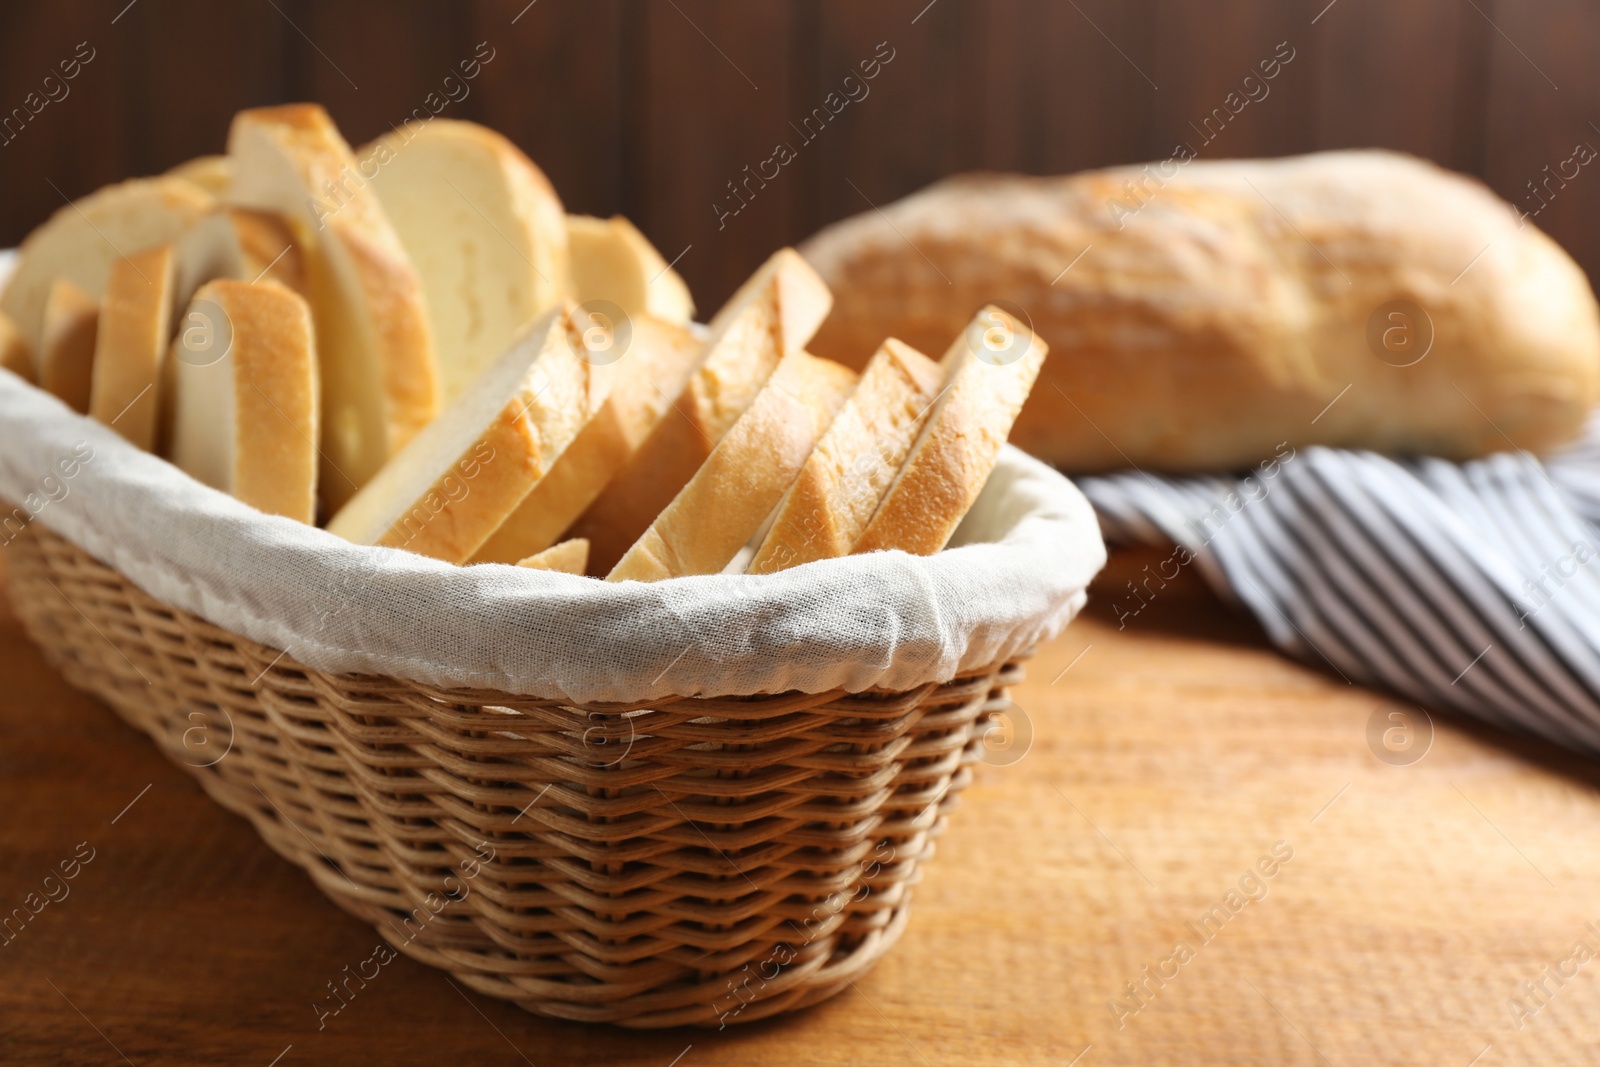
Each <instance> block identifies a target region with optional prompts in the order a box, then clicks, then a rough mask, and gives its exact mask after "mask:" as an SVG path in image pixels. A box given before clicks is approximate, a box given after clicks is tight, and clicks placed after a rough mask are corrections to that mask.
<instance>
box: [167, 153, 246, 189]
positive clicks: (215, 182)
mask: <svg viewBox="0 0 1600 1067" xmlns="http://www.w3.org/2000/svg"><path fill="white" fill-rule="evenodd" d="M167 174H168V175H170V176H171V177H174V178H182V179H183V180H184V181H186V182H193V183H194V184H195V185H198V186H199V187H200V188H202V189H204V190H205V191H206V192H208V193H210V194H211V195H212V196H217V197H221V196H226V195H227V193H228V186H229V185H230V184H232V182H233V165H232V163H230V162H229V160H228V157H227V156H196V157H195V158H194V159H189V160H185V161H184V162H182V163H179V164H178V165H177V166H176V167H173V168H172V169H171V170H169V171H167Z"/></svg>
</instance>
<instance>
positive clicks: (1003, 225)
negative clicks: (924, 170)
mask: <svg viewBox="0 0 1600 1067" xmlns="http://www.w3.org/2000/svg"><path fill="white" fill-rule="evenodd" d="M804 252H805V254H806V256H807V257H808V258H809V259H810V260H811V262H812V263H813V264H814V265H815V266H816V267H817V269H818V271H819V272H820V273H821V274H822V276H823V278H824V279H826V280H827V282H828V283H829V284H830V285H831V286H832V287H833V288H834V291H835V292H836V293H838V294H839V300H838V304H837V306H836V308H835V310H834V315H833V317H832V318H830V319H829V321H828V322H827V324H826V325H825V326H824V327H823V329H822V331H821V332H820V333H819V335H818V337H817V340H816V341H815V343H814V344H813V346H812V347H813V350H814V351H817V352H818V353H821V354H824V355H830V356H834V357H836V358H838V359H841V360H843V361H845V362H847V363H851V365H856V364H858V363H859V362H860V361H861V360H863V359H865V357H866V355H867V354H868V353H869V352H870V351H871V350H872V346H874V345H876V343H877V340H878V339H879V338H881V337H883V336H884V335H885V334H887V333H892V334H894V335H895V336H897V337H902V338H904V339H905V340H906V341H908V342H910V343H911V344H915V345H926V344H929V343H932V342H934V341H936V340H938V339H941V338H944V337H948V336H949V335H950V334H951V333H953V332H954V331H955V330H957V329H958V328H959V327H960V326H961V321H962V319H963V318H964V317H965V316H966V315H968V314H970V313H971V312H972V310H973V308H974V307H975V306H976V305H978V304H980V303H982V302H984V301H989V300H1005V301H1009V302H1012V303H1013V304H1014V305H1015V306H1016V307H1017V308H1020V309H1021V310H1022V311H1023V312H1025V313H1026V315H1027V316H1028V317H1031V319H1032V323H1033V327H1034V329H1035V330H1036V331H1037V332H1038V333H1039V335H1040V336H1041V337H1043V338H1044V339H1045V340H1046V341H1048V342H1049V343H1050V345H1051V346H1052V349H1053V350H1054V352H1055V355H1054V356H1053V358H1051V360H1050V362H1049V366H1048V367H1046V368H1045V371H1044V379H1045V380H1044V383H1043V385H1042V386H1041V388H1039V389H1036V390H1035V391H1034V399H1033V401H1032V402H1031V403H1030V404H1029V405H1028V407H1027V409H1026V410H1025V411H1024V412H1023V414H1022V417H1021V419H1020V420H1019V421H1018V423H1017V426H1016V431H1015V433H1014V434H1013V441H1014V442H1015V443H1016V444H1018V445H1019V446H1021V447H1022V448H1024V449H1026V450H1027V451H1030V452H1032V453H1034V454H1035V455H1037V456H1039V457H1041V458H1043V459H1045V460H1047V461H1049V462H1052V463H1055V464H1057V465H1058V466H1061V467H1064V468H1066V469H1069V470H1096V469H1104V468H1113V467H1126V466H1129V465H1130V464H1131V465H1137V466H1149V467H1161V468H1168V469H1180V470H1182V469H1205V468H1224V467H1230V466H1238V465H1245V464H1250V463H1254V462H1256V461H1257V460H1259V459H1261V458H1263V457H1265V456H1268V455H1271V454H1272V453H1273V452H1274V451H1275V450H1276V449H1277V448H1278V447H1279V446H1280V444H1282V443H1283V442H1288V443H1290V444H1293V445H1295V446H1306V445H1312V444H1324V445H1334V446H1342V447H1351V448H1370V449H1375V450H1379V451H1384V452H1391V453H1429V454H1434V455H1439V456H1446V457H1451V458H1458V459H1459V458H1467V457H1470V456H1475V455H1481V454H1484V453H1486V452H1490V451H1494V450H1496V449H1501V448H1505V447H1507V438H1509V439H1510V440H1511V441H1512V442H1515V444H1516V445H1517V446H1519V447H1524V448H1531V449H1536V450H1537V449H1547V448H1549V447H1551V446H1553V445H1555V444H1558V443H1559V442H1561V441H1564V440H1566V439H1568V438H1570V437H1572V436H1573V435H1574V434H1575V433H1576V432H1577V430H1578V428H1579V426H1580V424H1581V423H1582V421H1583V418H1584V416H1585V414H1586V413H1587V412H1588V410H1589V409H1590V407H1591V406H1593V404H1594V403H1595V401H1596V399H1597V398H1600V315H1597V310H1596V303H1595V299H1594V295H1593V293H1592V292H1591V291H1590V288H1589V284H1588V282H1587V281H1586V280H1585V278H1584V275H1583V272H1582V271H1581V270H1580V269H1579V268H1578V267H1577V265H1576V264H1574V263H1573V262H1572V260H1571V259H1570V258H1569V257H1568V256H1567V255H1566V254H1565V253H1564V252H1562V251H1561V249H1560V248H1559V247H1557V245H1556V244H1555V243H1554V242H1553V241H1551V240H1550V239H1549V238H1548V237H1546V236H1545V235H1544V234H1542V233H1540V232H1539V231H1538V230H1537V229H1536V228H1535V227H1534V226H1533V225H1531V224H1528V223H1527V221H1526V220H1525V219H1524V220H1519V219H1518V218H1517V217H1516V215H1515V213H1514V212H1513V210H1512V209H1511V208H1510V207H1509V206H1508V205H1507V204H1505V203H1504V202H1503V201H1501V200H1499V199H1498V198H1496V197H1495V196H1493V195H1492V194H1491V193H1490V192H1489V191H1488V190H1487V189H1485V188H1484V187H1483V186H1482V185H1480V184H1479V183H1478V182H1476V181H1473V180H1471V179H1468V178H1464V177H1461V176H1459V175H1455V174H1451V173H1448V172H1446V171H1443V170H1441V169H1439V168H1437V167H1435V166H1433V165H1431V164H1428V163H1424V162H1421V161H1419V160H1416V159H1412V158H1410V157H1406V156H1400V155H1395V154H1393V153H1388V152H1376V151H1358V152H1329V153H1321V154H1317V155H1311V156H1303V157H1299V158H1294V159H1285V160H1269V161H1224V162H1203V161H1202V162H1189V163H1186V164H1183V165H1181V166H1180V165H1179V164H1178V163H1177V162H1176V161H1174V160H1169V161H1165V162H1163V163H1160V164H1152V165H1150V166H1148V167H1146V168H1144V169H1143V170H1140V169H1139V168H1133V167H1124V168H1117V169H1112V170H1105V171H1096V172H1092V173H1088V174H1080V175H1075V176H1072V177H1065V178H1026V177H1016V176H997V175H972V176H966V177H960V178H954V179H951V180H948V181H945V182H941V183H939V184H937V185H934V186H932V187H931V188H929V189H927V190H924V191H923V192H921V193H918V194H916V195H914V196H912V197H909V198H907V199H906V200H904V201H902V202H900V203H898V204H895V205H893V206H891V207H887V208H885V209H884V210H883V212H882V213H877V212H869V213H866V214H863V215H861V216H858V217H856V218H853V219H850V220H847V221H845V222H842V223H839V224H837V225H835V226H832V227H829V228H828V229H826V230H824V231H823V232H821V233H820V234H818V235H817V236H816V237H814V238H812V239H811V240H810V241H808V242H807V243H806V245H805V246H804ZM1080 256H1081V257H1082V258H1081V259H1079V257H1080ZM924 257H926V258H924Z"/></svg>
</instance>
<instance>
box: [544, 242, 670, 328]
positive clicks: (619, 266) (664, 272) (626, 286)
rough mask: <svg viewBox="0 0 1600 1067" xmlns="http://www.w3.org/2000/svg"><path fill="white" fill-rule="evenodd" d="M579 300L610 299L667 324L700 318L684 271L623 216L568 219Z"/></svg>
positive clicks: (630, 311) (574, 285) (632, 312)
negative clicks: (684, 278) (669, 262)
mask: <svg viewBox="0 0 1600 1067" xmlns="http://www.w3.org/2000/svg"><path fill="white" fill-rule="evenodd" d="M567 236H568V239H569V240H570V242H571V249H572V289H573V299H575V300H578V301H579V302H586V301H591V300H609V301H611V302H613V303H615V304H616V305H617V306H618V307H620V308H622V310H623V311H624V312H626V313H627V314H629V315H651V316H654V317H655V318H658V319H662V320H665V321H667V322H688V321H690V320H691V319H693V318H694V301H693V300H692V299H690V297H689V287H688V286H687V285H685V284H684V282H683V279H682V278H681V277H679V276H678V272H677V271H675V270H673V269H672V268H671V267H670V266H668V265H667V261H666V260H665V259H663V258H662V256H661V253H660V252H657V251H656V247H655V245H653V244H651V243H650V241H649V240H648V239H647V238H646V237H645V235H644V234H642V233H640V232H639V230H638V228H637V227H636V226H634V224H633V223H631V222H629V221H628V220H627V219H625V218H623V217H622V216H621V215H613V216H612V217H611V218H609V219H597V218H593V217H592V216H589V215H568V216H567Z"/></svg>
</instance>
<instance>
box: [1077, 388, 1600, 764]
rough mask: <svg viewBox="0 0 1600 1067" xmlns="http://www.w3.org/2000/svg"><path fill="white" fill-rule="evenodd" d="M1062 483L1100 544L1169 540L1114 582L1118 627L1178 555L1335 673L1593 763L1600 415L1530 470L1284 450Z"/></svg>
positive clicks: (1597, 704) (1598, 740)
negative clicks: (1258, 458)
mask: <svg viewBox="0 0 1600 1067" xmlns="http://www.w3.org/2000/svg"><path fill="white" fill-rule="evenodd" d="M1075 480H1076V481H1077V483H1078V485H1079V487H1080V488H1081V489H1082V490H1083V491H1084V494H1085V495H1087V496H1088V498H1089V500H1090V501H1091V502H1092V503H1093V504H1094V506H1095V509H1096V511H1097V512H1098V513H1099V515H1100V522H1101V526H1102V529H1103V531H1104V533H1105V535H1106V538H1107V540H1110V541H1121V542H1125V543H1126V542H1136V543H1142V544H1148V545H1159V546H1163V547H1170V548H1171V553H1170V554H1169V555H1168V556H1166V557H1164V558H1163V559H1161V560H1160V561H1159V562H1157V563H1155V564H1152V565H1149V566H1147V567H1145V568H1144V570H1143V571H1142V572H1141V573H1140V575H1139V576H1138V577H1137V578H1135V579H1134V580H1131V581H1129V582H1128V583H1127V585H1126V587H1125V588H1123V589H1120V590H1114V591H1113V593H1112V595H1113V596H1114V597H1115V598H1116V600H1115V603H1114V606H1113V611H1114V612H1115V613H1116V616H1117V618H1118V620H1119V622H1120V624H1121V625H1123V626H1128V625H1131V624H1132V620H1133V619H1134V617H1136V616H1137V615H1138V613H1139V611H1141V610H1142V609H1143V606H1144V605H1145V604H1147V603H1149V602H1150V601H1151V600H1152V599H1153V598H1154V597H1155V596H1157V595H1158V594H1159V592H1160V589H1161V588H1162V587H1163V586H1164V585H1165V584H1166V583H1167V582H1169V581H1171V580H1172V579H1173V578H1175V577H1176V576H1177V575H1178V573H1179V572H1180V571H1181V570H1182V569H1183V568H1184V567H1187V566H1191V565H1192V566H1193V567H1194V568H1195V569H1196V571H1197V572H1198V573H1199V574H1201V575H1203V576H1204V577H1205V579H1206V581H1207V582H1208V583H1209V584H1210V585H1211V586H1212V587H1213V588H1214V589H1216V590H1217V591H1218V592H1219V593H1220V594H1221V595H1222V596H1224V597H1225V598H1227V599H1229V600H1230V601H1233V602H1234V603H1237V604H1241V605H1243V606H1244V607H1245V608H1246V609H1248V610H1249V611H1250V612H1251V613H1252V614H1253V615H1255V617H1256V618H1257V619H1258V620H1259V621H1260V623H1261V625H1262V626H1263V627H1265V629H1266V631H1267V634H1268V635H1269V636H1270V637H1271V639H1272V641H1273V642H1274V643H1275V644H1276V645H1277V646H1278V647H1279V648H1281V649H1282V650H1284V651H1286V652H1288V653H1290V654H1292V655H1295V656H1298V657H1300V658H1301V659H1305V660H1308V661H1311V662H1313V663H1317V664H1325V665H1326V667H1328V668H1330V669H1331V670H1333V671H1334V672H1335V673H1336V674H1338V675H1339V676H1340V677H1341V678H1343V679H1345V680H1346V681H1349V682H1352V683H1362V684H1368V685H1375V686H1381V687H1384V688H1387V689H1390V690H1393V691H1394V692H1396V693H1400V694H1403V695H1404V696H1406V697H1408V698H1410V699H1411V700H1413V701H1415V702H1417V703H1419V704H1421V705H1422V706H1423V707H1425V708H1432V709H1440V708H1450V709H1453V710H1456V711H1459V712H1464V713H1466V714H1469V715H1475V716H1477V717H1479V718H1481V719H1484V720H1486V721H1488V722H1491V723H1494V724H1495V725H1498V726H1501V727H1505V728H1508V729H1513V730H1522V731H1526V732H1530V733H1534V734H1537V735H1539V736H1542V737H1545V738H1547V739H1549V740H1551V741H1554V742H1556V743H1557V744H1561V745H1564V746H1566V747H1568V748H1572V749H1576V750H1578V751H1581V752H1584V753H1586V754H1600V529H1597V527H1596V525H1595V523H1596V522H1597V521H1600V417H1597V418H1596V419H1595V420H1593V421H1591V422H1590V424H1589V426H1588V428H1587V431H1586V433H1585V435H1584V436H1583V438H1582V439H1581V440H1580V441H1579V442H1577V443H1576V444H1575V445H1573V446H1571V447H1569V448H1567V449H1566V450H1564V451H1562V452H1560V453H1559V454H1555V455H1552V456H1550V457H1548V458H1546V459H1544V460H1543V461H1541V460H1539V459H1537V458H1535V457H1533V456H1531V455H1528V454H1526V453H1518V452H1505V453H1500V454H1498V455H1494V456H1490V457H1488V458H1486V459H1480V460H1474V461H1471V462H1468V463H1451V462H1447V461H1444V460H1439V459H1417V460H1405V461H1402V460H1395V459H1389V458H1386V457H1384V456H1380V455H1376V454H1373V453H1370V452H1351V451H1342V450H1336V449H1329V448H1321V447H1315V448H1308V449H1302V450H1299V451H1296V450H1295V449H1293V448H1291V447H1289V446H1282V447H1280V448H1279V449H1278V452H1277V454H1276V455H1275V456H1274V457H1273V458H1271V459H1269V460H1267V461H1266V462H1264V463H1262V464H1261V465H1260V466H1259V467H1257V468H1255V469H1254V470H1252V471H1251V472H1250V473H1249V474H1244V475H1231V476H1228V477H1167V476H1162V475H1155V474H1146V473H1143V472H1140V471H1127V472H1121V473H1117V474H1112V475H1106V476H1097V477H1087V478H1078V479H1075Z"/></svg>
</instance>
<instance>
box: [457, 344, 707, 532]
mask: <svg viewBox="0 0 1600 1067" xmlns="http://www.w3.org/2000/svg"><path fill="white" fill-rule="evenodd" d="M630 334H631V337H630V339H629V343H628V347H627V350H626V351H625V352H624V353H623V354H622V356H621V357H620V358H619V359H616V360H615V361H612V362H610V363H605V364H601V363H599V362H598V361H596V362H595V368H594V372H595V373H596V374H597V375H601V376H604V377H608V378H610V379H611V383H610V385H609V387H608V388H607V393H606V400H605V403H604V404H602V405H601V406H600V410H599V411H597V412H596V413H595V416H594V418H592V419H590V420H589V421H588V423H587V424H585V426H584V427H583V429H582V430H580V431H579V432H578V436H577V437H576V438H574V439H573V442H572V444H571V445H570V446H569V447H568V448H567V450H566V451H565V452H563V453H562V454H561V458H560V459H558V460H556V463H555V466H553V467H551V468H550V472H549V473H548V474H546V475H545V476H544V477H543V478H542V479H540V481H539V484H538V485H536V486H534V488H533V491H532V492H531V493H529V494H528V495H527V497H526V498H525V499H524V500H523V501H522V503H521V504H519V505H518V506H517V509H516V510H515V511H514V512H512V513H511V515H510V516H509V517H508V518H507V519H506V521H505V522H504V523H502V524H501V526H500V528H499V529H498V530H496V531H495V532H494V535H493V536H492V537H490V538H489V540H487V541H485V542H484V544H483V547H482V548H480V549H478V552H477V554H476V555H474V556H473V558H472V562H474V563H512V562H515V561H517V560H520V559H522V558H523V557H525V556H527V555H529V554H530V553H534V552H539V551H541V550H542V549H545V548H547V547H549V546H550V545H553V544H555V543H556V541H557V540H558V539H559V538H560V537H561V533H562V531H563V530H565V529H567V527H569V526H571V525H572V523H573V521H574V520H575V519H577V517H578V516H579V515H582V514H583V512H584V510H585V509H586V508H588V507H589V505H590V504H592V503H594V501H595V498H596V497H598V496H599V495H600V494H601V492H603V491H604V490H605V487H606V486H607V485H609V484H610V482H611V480H612V478H614V477H616V474H617V472H618V471H620V470H621V469H622V468H623V467H624V466H625V465H626V464H627V463H628V461H629V460H631V459H632V458H633V455H634V453H635V452H637V451H638V449H639V447H640V446H641V445H642V444H643V443H644V441H645V439H646V438H647V437H649V435H650V431H651V430H653V429H654V428H655V426H656V424H657V423H658V422H660V421H661V418H662V416H663V415H664V414H665V413H666V411H667V409H668V406H669V405H670V404H671V403H672V398H673V397H675V396H677V395H678V393H679V392H680V391H682V389H683V386H684V382H685V381H686V380H687V378H688V376H689V374H690V373H692V372H693V370H694V367H695V363H696V361H697V360H698V359H699V357H700V342H699V341H697V340H695V338H694V335H693V334H691V333H690V332H689V331H688V330H687V329H685V328H684V327H682V326H679V325H676V324H674V323H669V322H662V321H660V320H657V319H652V318H649V317H646V316H637V317H635V318H634V319H633V320H632V322H631V323H630ZM578 540H583V539H582V538H579V539H578ZM583 545H584V559H585V561H587V560H588V556H589V542H588V541H587V540H583Z"/></svg>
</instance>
